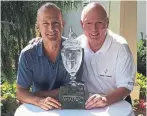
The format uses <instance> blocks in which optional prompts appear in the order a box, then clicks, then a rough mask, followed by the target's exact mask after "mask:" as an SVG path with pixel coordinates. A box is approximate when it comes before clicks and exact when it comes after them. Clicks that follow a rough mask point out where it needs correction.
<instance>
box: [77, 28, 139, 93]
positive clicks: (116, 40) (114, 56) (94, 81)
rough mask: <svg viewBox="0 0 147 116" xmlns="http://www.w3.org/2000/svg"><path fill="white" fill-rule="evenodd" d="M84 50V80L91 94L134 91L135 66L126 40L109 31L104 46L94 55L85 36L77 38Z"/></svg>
mask: <svg viewBox="0 0 147 116" xmlns="http://www.w3.org/2000/svg"><path fill="white" fill-rule="evenodd" d="M77 39H78V40H80V41H81V46H82V47H83V48H84V66H83V68H84V72H83V76H82V80H83V81H84V82H85V84H86V85H87V88H88V91H89V92H90V93H98V94H101V95H106V94H108V93H110V92H112V91H114V90H115V89H116V88H119V87H126V88H128V89H129V90H132V89H133V85H134V80H135V72H136V68H135V64H134V61H133V56H132V54H131V51H130V49H129V47H128V45H127V42H126V40H125V39H124V38H123V37H121V36H119V35H116V34H115V33H113V32H112V31H110V30H108V32H107V36H106V39H105V42H104V44H103V45H102V47H101V48H100V50H98V51H97V52H96V53H94V52H93V51H92V50H91V49H90V48H89V47H88V44H87V38H86V36H85V35H81V36H79V37H78V38H77Z"/></svg>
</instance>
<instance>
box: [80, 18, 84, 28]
mask: <svg viewBox="0 0 147 116" xmlns="http://www.w3.org/2000/svg"><path fill="white" fill-rule="evenodd" d="M80 24H81V27H82V29H83V22H82V20H80Z"/></svg>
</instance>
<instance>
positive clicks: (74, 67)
mask: <svg viewBox="0 0 147 116" xmlns="http://www.w3.org/2000/svg"><path fill="white" fill-rule="evenodd" d="M75 38H76V36H75V33H74V32H73V31H72V28H71V27H70V31H69V38H68V39H67V40H66V41H64V42H63V43H62V45H63V46H64V47H63V49H62V50H61V56H62V60H63V64H64V67H65V69H66V70H67V71H68V73H69V74H70V76H71V77H70V80H71V81H70V82H69V83H68V84H67V85H65V86H61V87H60V90H59V101H60V103H61V107H62V109H85V102H86V96H87V93H88V92H86V90H87V89H86V88H85V86H84V83H82V82H76V81H75V79H76V77H75V75H76V73H77V71H78V70H79V68H80V66H81V62H82V48H81V46H80V41H78V40H76V39H75Z"/></svg>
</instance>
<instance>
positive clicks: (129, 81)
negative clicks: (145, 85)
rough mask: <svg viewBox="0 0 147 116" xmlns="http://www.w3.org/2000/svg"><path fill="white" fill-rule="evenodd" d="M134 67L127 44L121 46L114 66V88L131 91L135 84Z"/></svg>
mask: <svg viewBox="0 0 147 116" xmlns="http://www.w3.org/2000/svg"><path fill="white" fill-rule="evenodd" d="M135 74H136V66H135V63H134V60H133V56H132V54H131V51H130V49H129V47H128V45H127V44H123V45H122V46H121V48H120V50H119V53H118V56H117V64H116V86H117V88H119V87H126V88H127V89H129V90H133V86H134V82H135Z"/></svg>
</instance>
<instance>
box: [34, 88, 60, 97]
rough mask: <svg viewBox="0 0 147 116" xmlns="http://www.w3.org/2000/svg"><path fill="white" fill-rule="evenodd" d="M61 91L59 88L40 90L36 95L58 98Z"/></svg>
mask: <svg viewBox="0 0 147 116" xmlns="http://www.w3.org/2000/svg"><path fill="white" fill-rule="evenodd" d="M58 93H59V89H54V90H48V91H38V92H35V93H34V95H36V96H38V97H53V98H57V97H58Z"/></svg>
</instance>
